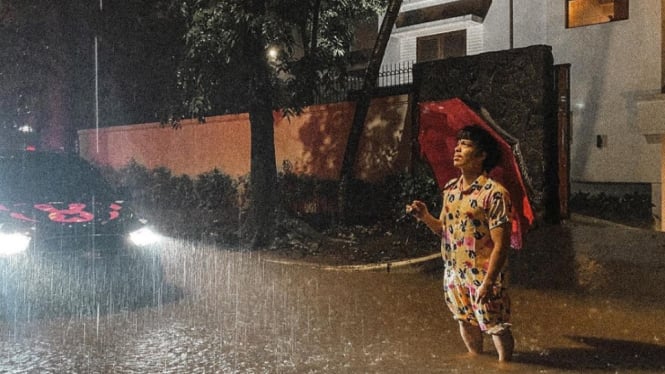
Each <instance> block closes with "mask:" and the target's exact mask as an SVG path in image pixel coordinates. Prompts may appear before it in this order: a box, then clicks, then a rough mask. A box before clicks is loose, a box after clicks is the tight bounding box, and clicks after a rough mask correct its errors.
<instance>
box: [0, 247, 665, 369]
mask: <svg viewBox="0 0 665 374" xmlns="http://www.w3.org/2000/svg"><path fill="white" fill-rule="evenodd" d="M163 266H164V270H165V272H166V275H167V276H166V282H167V283H168V287H167V288H165V290H166V291H164V290H162V292H163V293H164V295H162V297H159V298H155V300H159V301H158V302H152V303H150V304H148V305H143V306H140V307H137V308H126V309H119V310H115V311H113V312H110V313H99V312H97V313H94V312H93V313H72V314H70V315H58V316H52V317H44V318H14V319H12V320H5V321H0V372H2V373H65V372H67V373H476V372H484V373H494V372H497V373H578V372H582V371H583V372H585V373H587V372H588V373H657V372H663V371H665V341H664V340H665V326H664V325H663V323H662V319H663V316H665V302H662V301H658V300H654V299H650V300H642V301H640V300H637V301H636V300H634V299H628V298H623V297H617V296H616V295H615V296H612V297H610V296H607V297H606V296H603V295H602V294H600V295H594V296H589V295H582V294H578V293H573V292H567V291H551V290H537V289H527V288H515V287H514V288H513V289H512V292H511V296H512V299H513V314H514V320H513V323H514V335H515V338H516V344H517V346H516V354H515V357H514V362H511V363H507V364H499V363H498V362H497V360H496V354H495V352H494V351H493V348H492V345H491V343H490V341H489V340H487V341H486V346H485V347H486V353H485V354H483V355H482V356H480V357H476V358H470V357H467V355H466V354H465V349H464V346H463V343H462V342H461V339H460V337H459V335H458V331H457V325H456V323H455V322H454V321H452V320H451V318H450V316H449V312H448V310H447V309H446V307H445V305H444V303H443V298H442V294H441V291H440V274H439V273H438V272H437V271H434V272H392V273H385V272H340V271H327V270H322V269H318V268H313V267H306V266H296V265H284V264H277V263H274V262H270V261H267V258H266V257H264V255H261V254H259V253H248V252H234V251H225V250H221V249H218V248H214V247H212V246H207V245H202V244H201V245H199V244H192V243H183V242H173V244H171V245H168V246H166V248H165V249H164V253H163ZM664 294H665V293H664Z"/></svg>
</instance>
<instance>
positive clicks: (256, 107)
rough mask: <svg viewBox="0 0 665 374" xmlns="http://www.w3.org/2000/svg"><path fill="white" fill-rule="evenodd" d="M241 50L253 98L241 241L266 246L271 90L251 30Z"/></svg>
mask: <svg viewBox="0 0 665 374" xmlns="http://www.w3.org/2000/svg"><path fill="white" fill-rule="evenodd" d="M253 6H254V7H255V11H256V12H261V11H264V10H265V2H264V1H263V0H255V1H254V2H253ZM253 32H254V35H253V36H254V37H253V38H250V42H249V43H248V47H247V49H246V50H245V53H246V56H245V57H246V61H248V63H250V64H252V66H255V67H256V70H255V71H254V75H253V76H252V77H251V79H250V84H249V87H248V88H249V90H250V92H251V94H252V95H251V97H253V98H254V99H253V100H252V102H251V103H249V122H250V129H251V147H252V149H251V160H250V176H249V208H248V215H247V220H246V224H245V225H244V226H245V229H244V230H243V232H244V233H245V235H244V236H245V238H243V239H247V240H248V242H249V245H250V247H251V248H261V247H266V246H269V245H270V244H271V243H272V241H273V239H274V238H275V217H276V208H277V194H276V193H275V191H277V166H276V162H275V128H274V121H273V111H272V109H273V103H272V97H273V87H272V84H271V81H270V74H271V72H270V69H271V67H270V65H269V64H268V61H267V57H266V53H265V45H266V43H265V40H264V39H263V37H262V36H261V33H260V32H259V31H257V30H253Z"/></svg>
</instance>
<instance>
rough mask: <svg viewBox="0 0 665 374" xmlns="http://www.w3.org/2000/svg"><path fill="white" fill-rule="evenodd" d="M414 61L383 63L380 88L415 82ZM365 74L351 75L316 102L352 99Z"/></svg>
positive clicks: (323, 93) (319, 96)
mask: <svg viewBox="0 0 665 374" xmlns="http://www.w3.org/2000/svg"><path fill="white" fill-rule="evenodd" d="M413 63H414V62H413V61H405V62H400V63H397V64H390V65H383V66H381V70H380V71H379V77H378V79H377V87H378V88H390V87H400V86H405V85H409V84H411V83H413V74H412V73H413ZM363 79H364V78H363V76H358V75H349V77H348V78H347V79H346V82H343V83H339V84H336V85H334V86H333V87H332V88H330V89H329V90H327V91H326V92H321V93H320V94H319V95H318V96H317V97H316V98H315V104H327V103H335V102H340V101H347V100H350V97H351V96H352V95H353V93H354V92H358V91H360V90H361V89H362V87H363Z"/></svg>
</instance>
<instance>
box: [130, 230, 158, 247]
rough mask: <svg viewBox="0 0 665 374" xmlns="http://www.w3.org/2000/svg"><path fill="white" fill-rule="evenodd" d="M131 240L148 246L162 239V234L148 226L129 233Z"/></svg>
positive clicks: (139, 244) (136, 243)
mask: <svg viewBox="0 0 665 374" xmlns="http://www.w3.org/2000/svg"><path fill="white" fill-rule="evenodd" d="M129 240H131V241H132V243H134V244H135V245H138V246H141V247H142V246H146V245H150V244H155V243H157V242H159V241H160V240H161V236H160V235H159V234H157V233H156V232H154V231H152V230H150V229H149V228H147V227H142V228H140V229H138V230H136V231H132V232H131V233H130V234H129Z"/></svg>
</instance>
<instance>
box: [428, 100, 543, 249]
mask: <svg viewBox="0 0 665 374" xmlns="http://www.w3.org/2000/svg"><path fill="white" fill-rule="evenodd" d="M471 124H477V125H479V126H481V127H482V128H484V129H485V130H487V131H488V132H489V133H490V134H492V136H494V138H495V139H496V140H497V142H498V144H499V149H500V150H501V159H500V161H499V164H498V165H497V166H496V167H495V168H494V169H493V170H492V171H491V172H490V177H491V178H493V179H494V180H496V181H498V182H500V183H501V184H503V185H504V186H505V187H506V189H508V192H509V193H510V197H511V200H512V202H513V216H512V217H511V218H512V232H511V240H510V242H511V243H510V244H511V247H513V248H516V249H520V248H522V233H523V232H524V230H525V229H526V228H528V226H529V225H531V224H532V223H533V219H534V215H533V210H532V209H531V204H530V202H529V194H528V190H527V185H525V182H524V181H525V179H526V180H527V181H528V180H529V179H528V175H527V174H526V168H524V167H523V166H524V165H523V161H522V158H521V153H520V151H519V143H518V142H517V139H516V138H515V137H513V136H511V135H510V134H508V133H507V132H506V131H505V130H503V129H501V128H500V127H499V126H497V125H496V124H495V123H493V121H491V120H490V119H488V120H485V119H484V118H483V117H482V116H481V114H479V113H476V111H474V110H473V109H471V108H470V107H469V106H468V105H467V104H466V103H464V102H463V101H462V100H460V99H458V98H454V99H449V100H444V101H436V102H426V103H421V104H420V123H419V127H420V130H419V133H418V142H419V143H420V152H421V155H422V156H423V157H424V158H425V159H426V160H427V162H428V163H429V165H430V166H431V167H432V170H433V172H434V176H435V178H436V181H437V184H438V185H439V187H440V188H443V186H444V185H445V184H446V183H447V182H448V181H450V180H451V179H453V178H456V177H458V176H459V175H460V171H459V170H458V169H457V168H455V167H454V166H453V161H452V160H453V154H454V153H455V146H456V144H457V133H458V131H459V130H461V129H462V128H463V127H464V126H467V125H471Z"/></svg>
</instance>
